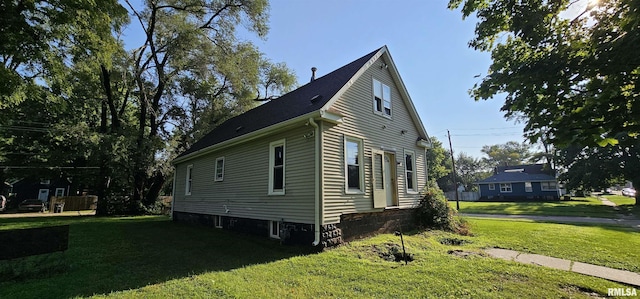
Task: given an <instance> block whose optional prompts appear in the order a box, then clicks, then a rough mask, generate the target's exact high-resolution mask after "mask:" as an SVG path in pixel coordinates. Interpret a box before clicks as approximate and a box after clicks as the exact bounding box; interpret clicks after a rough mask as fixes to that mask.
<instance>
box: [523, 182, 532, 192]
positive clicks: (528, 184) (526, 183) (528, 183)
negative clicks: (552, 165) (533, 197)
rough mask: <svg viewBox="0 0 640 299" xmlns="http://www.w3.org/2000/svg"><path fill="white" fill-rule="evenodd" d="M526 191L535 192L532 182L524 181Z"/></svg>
mask: <svg viewBox="0 0 640 299" xmlns="http://www.w3.org/2000/svg"><path fill="white" fill-rule="evenodd" d="M524 192H533V186H532V185H531V182H524Z"/></svg>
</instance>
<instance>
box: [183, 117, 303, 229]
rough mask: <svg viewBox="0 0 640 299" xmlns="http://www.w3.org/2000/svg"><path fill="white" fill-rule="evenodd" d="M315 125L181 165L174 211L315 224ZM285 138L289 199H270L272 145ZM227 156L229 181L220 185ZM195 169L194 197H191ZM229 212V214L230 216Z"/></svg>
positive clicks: (294, 129)
mask: <svg viewBox="0 0 640 299" xmlns="http://www.w3.org/2000/svg"><path fill="white" fill-rule="evenodd" d="M312 131H313V127H311V126H307V125H305V123H304V122H301V123H298V124H296V125H294V126H292V127H288V128H285V129H283V130H281V131H280V132H279V133H274V134H271V135H269V136H267V137H262V138H259V139H256V140H252V141H249V142H245V143H242V144H239V145H236V146H233V147H229V148H225V149H222V150H218V151H214V152H211V153H208V154H206V155H203V156H200V157H197V158H194V159H191V160H188V161H184V162H181V163H179V164H177V165H176V186H175V190H174V196H175V199H174V211H176V212H184V213H193V214H206V215H222V216H227V217H237V218H249V219H261V220H277V221H288V222H295V223H307V224H312V223H314V179H315V170H314V148H315V147H314V138H313V137H311V138H308V137H305V136H304V135H305V134H308V133H310V132H312ZM281 139H285V143H286V145H285V195H268V183H269V171H270V169H269V143H270V142H273V141H277V140H281ZM219 157H224V163H225V164H224V180H223V181H219V182H216V181H215V177H214V175H215V162H216V158H219ZM189 165H193V168H192V191H191V195H185V185H186V171H187V170H186V169H187V167H188V166H189ZM227 210H228V212H227Z"/></svg>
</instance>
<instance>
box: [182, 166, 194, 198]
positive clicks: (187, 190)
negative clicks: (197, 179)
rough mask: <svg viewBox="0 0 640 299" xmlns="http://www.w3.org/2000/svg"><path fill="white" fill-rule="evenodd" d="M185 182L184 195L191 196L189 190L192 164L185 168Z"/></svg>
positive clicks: (191, 180) (191, 181) (191, 178)
mask: <svg viewBox="0 0 640 299" xmlns="http://www.w3.org/2000/svg"><path fill="white" fill-rule="evenodd" d="M185 178H186V182H185V185H184V195H191V188H192V183H193V164H192V165H189V166H187V175H186V176H185Z"/></svg>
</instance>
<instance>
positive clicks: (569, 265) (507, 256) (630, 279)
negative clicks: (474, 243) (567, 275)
mask: <svg viewBox="0 0 640 299" xmlns="http://www.w3.org/2000/svg"><path fill="white" fill-rule="evenodd" d="M485 252H486V253H487V254H489V255H490V256H492V257H495V258H499V259H503V260H507V261H515V262H519V263H523V264H531V265H539V266H545V267H549V268H554V269H560V270H565V271H572V272H576V273H580V274H585V275H590V276H595V277H600V278H604V279H608V280H611V281H615V282H620V283H624V284H627V285H631V286H636V287H640V274H638V273H635V272H631V271H624V270H618V269H612V268H607V267H602V266H596V265H592V264H585V263H580V262H574V261H570V260H565V259H559V258H555V257H549V256H545V255H539V254H529V253H521V252H518V251H513V250H507V249H499V248H491V249H487V250H485Z"/></svg>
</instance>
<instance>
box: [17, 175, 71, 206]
mask: <svg viewBox="0 0 640 299" xmlns="http://www.w3.org/2000/svg"><path fill="white" fill-rule="evenodd" d="M70 186H71V183H70V182H69V180H67V179H66V178H55V179H49V178H33V177H28V178H23V179H20V180H16V181H14V182H12V183H11V188H10V190H11V191H10V194H11V195H12V197H14V198H15V200H16V202H21V201H23V200H25V199H39V200H41V201H43V202H46V201H49V198H51V196H67V195H69V191H70Z"/></svg>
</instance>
